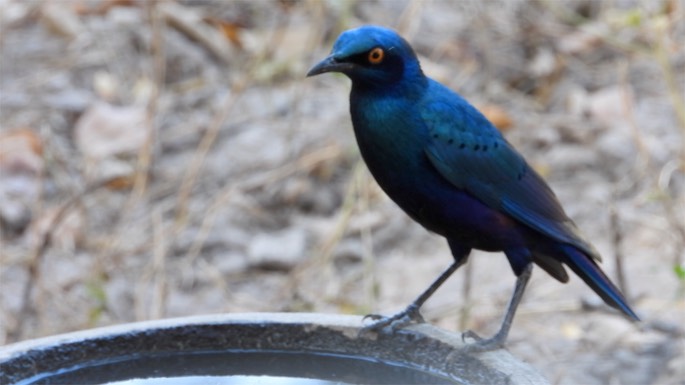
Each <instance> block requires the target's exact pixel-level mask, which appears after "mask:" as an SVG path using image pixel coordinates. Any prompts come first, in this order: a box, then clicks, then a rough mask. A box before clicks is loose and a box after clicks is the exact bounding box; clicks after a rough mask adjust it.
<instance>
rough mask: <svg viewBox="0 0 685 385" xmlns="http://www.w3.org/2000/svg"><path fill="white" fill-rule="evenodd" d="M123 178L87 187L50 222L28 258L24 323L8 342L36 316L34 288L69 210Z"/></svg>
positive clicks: (10, 333)
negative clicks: (33, 304)
mask: <svg viewBox="0 0 685 385" xmlns="http://www.w3.org/2000/svg"><path fill="white" fill-rule="evenodd" d="M121 179H122V177H115V178H111V179H107V180H103V181H99V182H96V183H94V184H92V185H90V186H88V187H86V188H85V189H84V190H83V191H81V192H80V193H78V194H76V195H74V196H73V197H71V198H69V199H68V200H67V201H66V202H64V203H63V204H62V206H61V207H60V208H59V209H58V210H57V213H56V214H55V216H54V217H53V218H52V220H51V221H50V224H49V225H48V226H46V228H47V231H46V232H45V234H43V238H42V240H41V241H40V242H39V243H38V244H37V246H36V247H35V248H34V250H33V251H32V252H31V255H30V256H29V258H28V263H27V266H26V270H27V272H28V278H27V279H26V283H25V284H24V288H23V289H22V291H21V308H20V309H19V312H18V313H17V319H19V320H21V321H23V322H18V323H16V327H15V328H14V329H13V330H8V332H7V340H8V341H16V340H18V339H19V337H21V334H22V332H23V325H24V324H26V322H25V321H26V320H28V319H29V318H30V316H31V315H33V314H35V309H34V308H33V306H32V303H31V294H32V293H33V288H34V287H36V286H37V282H38V279H39V278H40V265H41V264H42V262H43V259H44V257H45V252H46V251H47V250H48V248H49V247H50V245H51V244H52V235H53V233H54V232H55V231H56V230H57V228H59V226H60V225H61V223H62V221H63V220H64V219H65V218H66V217H67V214H68V213H69V210H70V209H71V208H72V207H73V206H74V205H76V204H77V203H79V202H80V201H81V200H82V199H83V198H84V197H85V196H86V195H88V194H90V193H92V192H94V191H96V190H98V189H100V188H102V187H106V186H108V185H110V184H113V183H119V182H120V180H121Z"/></svg>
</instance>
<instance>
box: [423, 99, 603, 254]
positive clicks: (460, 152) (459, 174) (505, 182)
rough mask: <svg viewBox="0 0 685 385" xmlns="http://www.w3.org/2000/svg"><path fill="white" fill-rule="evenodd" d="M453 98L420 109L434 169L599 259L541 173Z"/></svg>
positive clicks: (491, 203) (469, 108)
mask: <svg viewBox="0 0 685 385" xmlns="http://www.w3.org/2000/svg"><path fill="white" fill-rule="evenodd" d="M458 101H459V103H456V104H455V103H450V104H447V103H441V102H434V103H431V104H429V105H426V106H424V108H423V109H422V111H423V112H422V117H423V120H424V122H425V123H426V126H427V129H428V133H429V135H430V139H429V142H428V143H429V144H428V146H427V147H426V149H425V152H426V154H427V156H428V158H429V159H430V162H431V163H432V164H433V166H434V167H435V168H436V169H437V170H438V172H439V173H440V174H441V175H442V176H443V177H444V178H446V179H447V180H448V181H449V182H450V183H452V184H453V185H454V186H456V187H458V188H460V189H463V190H466V191H467V192H469V193H470V194H472V195H473V196H474V197H476V198H478V199H480V200H481V201H482V202H483V203H485V204H487V205H488V206H490V207H492V208H494V209H496V210H499V211H502V212H504V213H506V214H508V215H510V216H511V217H512V218H514V219H516V220H518V221H519V222H522V223H523V224H525V225H527V226H529V227H531V228H533V229H534V230H536V231H538V232H540V233H542V234H545V235H547V236H549V237H552V238H554V239H556V240H558V241H560V242H565V243H570V244H572V245H575V246H577V247H579V248H580V249H581V250H583V251H584V252H586V253H587V254H588V255H590V256H592V257H593V258H595V259H598V260H599V254H598V253H597V252H596V251H595V250H594V248H593V247H592V246H591V245H590V244H588V243H587V242H585V241H584V240H583V239H582V238H581V236H580V235H579V233H578V230H577V228H576V226H575V224H574V223H573V221H571V220H570V219H569V218H568V217H567V216H566V213H564V210H563V209H562V207H561V204H560V203H559V201H558V200H557V197H556V195H554V192H552V190H551V189H550V188H549V186H548V185H547V183H545V181H544V180H543V179H542V177H540V175H538V173H537V172H535V170H533V169H532V168H531V167H530V166H529V165H528V163H526V161H525V160H524V159H523V157H522V156H521V155H520V154H519V153H518V152H517V151H516V150H515V149H514V148H513V147H512V146H511V145H510V144H509V142H507V141H506V140H505V139H504V138H503V137H502V135H501V134H500V133H499V131H497V129H496V128H495V127H493V126H492V124H491V123H490V122H488V121H487V119H486V118H485V117H484V116H482V115H481V114H480V113H479V112H478V111H477V110H476V109H475V108H473V107H472V106H470V105H469V104H467V103H466V102H465V101H463V100H462V99H458Z"/></svg>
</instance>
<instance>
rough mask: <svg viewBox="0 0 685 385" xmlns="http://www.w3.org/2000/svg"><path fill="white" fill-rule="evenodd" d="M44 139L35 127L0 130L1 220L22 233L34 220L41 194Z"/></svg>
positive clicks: (13, 229) (11, 228)
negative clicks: (33, 209)
mask: <svg viewBox="0 0 685 385" xmlns="http://www.w3.org/2000/svg"><path fill="white" fill-rule="evenodd" d="M44 167H45V166H44V162H43V143H42V141H41V138H40V137H39V136H38V134H36V133H35V132H34V131H33V130H31V129H28V128H21V129H17V130H11V131H8V132H1V133H0V221H1V222H2V223H3V225H5V226H7V228H8V229H10V230H12V231H14V232H17V233H20V232H22V231H23V230H24V228H25V227H26V226H27V225H28V224H29V222H30V221H31V216H32V207H34V206H35V202H36V200H37V199H38V198H39V197H40V191H41V178H42V175H43V169H44Z"/></svg>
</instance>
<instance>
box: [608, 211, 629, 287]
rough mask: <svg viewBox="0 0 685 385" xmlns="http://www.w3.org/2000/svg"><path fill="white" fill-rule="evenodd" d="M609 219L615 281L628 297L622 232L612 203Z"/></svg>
mask: <svg viewBox="0 0 685 385" xmlns="http://www.w3.org/2000/svg"><path fill="white" fill-rule="evenodd" d="M609 220H610V227H611V241H612V244H613V246H614V262H615V263H616V281H617V283H618V288H619V289H620V290H621V292H623V295H624V296H625V297H626V298H630V295H629V294H628V284H627V281H626V277H625V268H624V267H623V232H622V231H621V221H620V220H619V218H618V210H616V206H614V205H612V206H611V207H610V208H609Z"/></svg>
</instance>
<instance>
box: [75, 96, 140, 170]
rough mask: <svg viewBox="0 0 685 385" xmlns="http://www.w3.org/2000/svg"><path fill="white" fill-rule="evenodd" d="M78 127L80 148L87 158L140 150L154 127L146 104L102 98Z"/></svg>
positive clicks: (80, 120) (87, 112)
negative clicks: (119, 103) (115, 103)
mask: <svg viewBox="0 0 685 385" xmlns="http://www.w3.org/2000/svg"><path fill="white" fill-rule="evenodd" d="M74 131H75V132H74V137H75V140H76V146H77V147H78V149H79V151H81V153H82V154H83V155H85V156H86V157H87V158H90V159H94V160H101V159H105V158H109V157H113V156H117V155H123V154H133V153H137V152H138V151H140V149H141V148H142V147H143V146H144V145H145V143H146V142H147V140H148V138H149V136H150V132H151V128H150V126H149V124H148V122H147V119H146V112H145V108H143V107H139V106H128V107H119V106H113V105H111V104H108V103H104V102H98V103H96V104H94V105H92V106H91V107H90V108H88V110H86V112H85V113H84V114H83V115H82V116H81V118H80V119H79V120H78V122H77V123H76V127H75V130H74Z"/></svg>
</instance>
